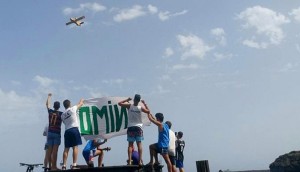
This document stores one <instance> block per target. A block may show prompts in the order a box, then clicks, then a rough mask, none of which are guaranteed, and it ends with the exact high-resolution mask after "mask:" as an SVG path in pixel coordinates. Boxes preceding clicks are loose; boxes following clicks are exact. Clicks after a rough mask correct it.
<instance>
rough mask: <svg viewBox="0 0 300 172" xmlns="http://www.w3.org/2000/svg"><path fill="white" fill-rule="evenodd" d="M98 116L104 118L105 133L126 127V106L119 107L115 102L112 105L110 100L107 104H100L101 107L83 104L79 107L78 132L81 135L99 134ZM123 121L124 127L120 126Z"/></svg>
mask: <svg viewBox="0 0 300 172" xmlns="http://www.w3.org/2000/svg"><path fill="white" fill-rule="evenodd" d="M98 117H99V118H101V120H105V124H106V131H105V134H108V133H113V132H118V131H120V130H121V129H126V128H127V127H128V114H127V108H125V107H120V106H118V105H117V104H114V105H112V104H111V101H108V106H102V107H101V109H99V108H98V107H97V106H85V107H81V108H80V109H79V122H80V132H81V134H82V135H98V134H99V129H98V128H99V127H98V126H99V123H98V122H99V120H100V119H99V120H97V119H98ZM104 118H105V119H104ZM92 119H93V122H92ZM101 120H100V121H101ZM123 123H124V128H121V127H122V124H123Z"/></svg>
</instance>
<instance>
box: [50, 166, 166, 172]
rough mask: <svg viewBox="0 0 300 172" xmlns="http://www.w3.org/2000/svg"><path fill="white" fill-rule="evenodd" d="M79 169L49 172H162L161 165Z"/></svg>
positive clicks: (84, 167)
mask: <svg viewBox="0 0 300 172" xmlns="http://www.w3.org/2000/svg"><path fill="white" fill-rule="evenodd" d="M79 167H80V169H67V170H58V171H57V170H56V171H51V170H50V171H49V172H79V171H82V172H94V171H98V172H99V171H101V172H162V168H163V165H159V166H149V165H143V166H138V165H121V166H106V167H93V168H88V167H87V166H86V165H80V166H79Z"/></svg>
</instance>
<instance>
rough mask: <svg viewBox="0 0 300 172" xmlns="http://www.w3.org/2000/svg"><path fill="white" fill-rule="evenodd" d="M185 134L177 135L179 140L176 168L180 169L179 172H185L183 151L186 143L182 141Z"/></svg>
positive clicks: (179, 133)
mask: <svg viewBox="0 0 300 172" xmlns="http://www.w3.org/2000/svg"><path fill="white" fill-rule="evenodd" d="M182 136H183V132H181V131H179V132H178V133H177V135H176V137H177V140H176V167H177V168H179V172H184V169H183V160H184V156H183V150H184V147H185V142H184V140H183V139H182Z"/></svg>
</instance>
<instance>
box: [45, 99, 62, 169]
mask: <svg viewBox="0 0 300 172" xmlns="http://www.w3.org/2000/svg"><path fill="white" fill-rule="evenodd" d="M51 96H52V94H51V93H49V94H48V97H47V100H46V107H47V110H48V119H49V126H48V135H47V145H48V149H47V155H48V161H49V162H50V169H51V170H59V169H58V168H57V165H56V162H57V152H58V147H59V145H60V143H61V123H62V120H61V115H62V112H61V111H59V108H60V103H59V102H58V101H56V102H54V104H53V109H51V108H50V100H51Z"/></svg>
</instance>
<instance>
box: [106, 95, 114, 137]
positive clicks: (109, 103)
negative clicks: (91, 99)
mask: <svg viewBox="0 0 300 172" xmlns="http://www.w3.org/2000/svg"><path fill="white" fill-rule="evenodd" d="M108 105H109V106H108V108H109V114H110V124H111V130H110V132H115V118H114V113H113V109H112V106H111V101H108Z"/></svg>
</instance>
